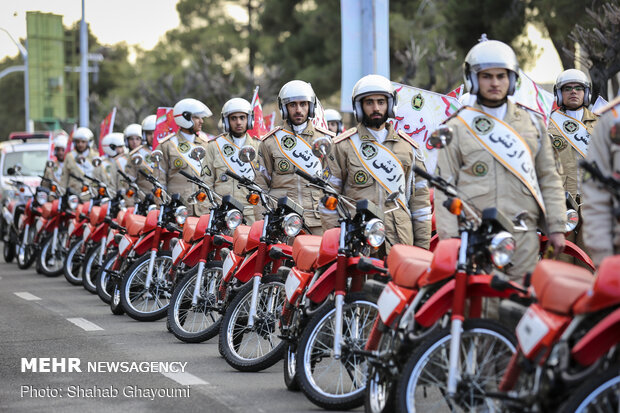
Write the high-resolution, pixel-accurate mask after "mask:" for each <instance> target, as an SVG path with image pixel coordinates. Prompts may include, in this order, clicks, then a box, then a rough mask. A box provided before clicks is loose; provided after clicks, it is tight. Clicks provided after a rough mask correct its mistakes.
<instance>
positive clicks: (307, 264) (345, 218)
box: [2, 142, 620, 413]
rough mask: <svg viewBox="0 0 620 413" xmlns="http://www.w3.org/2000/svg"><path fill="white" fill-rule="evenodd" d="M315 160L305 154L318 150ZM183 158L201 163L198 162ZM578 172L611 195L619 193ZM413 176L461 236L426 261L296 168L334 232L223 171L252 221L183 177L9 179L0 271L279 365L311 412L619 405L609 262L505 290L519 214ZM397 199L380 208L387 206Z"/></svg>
mask: <svg viewBox="0 0 620 413" xmlns="http://www.w3.org/2000/svg"><path fill="white" fill-rule="evenodd" d="M329 150H330V147H329V144H328V143H325V142H319V143H318V144H316V145H314V151H315V154H316V155H317V156H325V155H326V154H327V153H328V152H329ZM152 156H153V158H154V159H157V158H158V157H159V156H160V154H159V153H158V151H154V152H153V155H152ZM191 156H192V157H193V158H194V159H196V160H198V161H201V160H202V158H203V157H204V151H202V150H201V149H200V148H197V149H194V150H193V151H192V153H191ZM254 156H255V153H254V150H253V149H252V148H251V147H244V148H242V149H241V150H240V153H239V158H240V159H241V160H242V161H244V162H251V161H252V159H253V158H254ZM131 162H132V163H134V164H135V165H136V166H138V167H139V166H140V164H141V163H142V162H144V160H143V159H142V158H140V156H139V155H137V156H135V157H134V158H133V159H132V160H131ZM584 167H585V168H587V169H588V170H589V171H590V172H591V173H592V175H593V176H594V177H595V178H597V179H598V180H599V181H600V182H601V183H602V184H603V185H606V187H607V188H608V189H609V190H610V191H611V192H612V193H614V195H615V196H616V197H617V198H618V199H620V182H618V181H614V180H613V178H610V177H604V176H602V175H601V174H600V173H599V172H598V170H597V169H596V168H595V167H593V166H592V165H588V164H585V165H584ZM416 172H417V173H420V174H424V175H425V176H426V178H427V180H428V182H429V183H430V184H431V185H432V186H433V187H434V188H435V190H436V191H437V190H439V191H442V192H444V193H445V194H446V195H447V196H448V200H447V201H446V203H445V204H444V205H438V206H436V207H441V208H443V207H445V208H448V209H449V210H450V212H451V213H452V214H454V215H456V216H457V217H458V219H459V225H460V237H459V238H454V239H447V240H441V241H438V242H433V243H432V248H431V249H432V251H428V250H424V249H421V248H418V247H415V246H408V245H385V244H386V239H385V227H384V224H383V218H384V214H385V212H384V209H388V212H389V208H388V207H384V206H377V205H374V204H373V203H372V202H370V201H368V200H362V201H358V202H352V201H351V200H350V199H348V198H346V197H345V196H343V195H341V194H339V193H338V192H337V191H335V190H334V189H333V188H332V187H331V186H330V184H329V182H328V181H327V180H325V179H324V178H323V177H320V176H309V175H307V174H306V173H304V172H303V171H300V170H297V171H296V173H297V174H298V175H299V176H301V177H302V178H304V179H305V180H306V181H307V185H310V186H312V187H315V188H318V189H320V190H322V191H323V193H324V198H323V199H322V201H321V202H322V204H323V206H324V207H325V208H326V209H328V210H332V211H336V212H337V213H338V214H339V217H340V219H339V223H340V226H339V228H334V229H329V230H327V231H325V233H324V234H323V235H322V236H317V235H310V234H308V230H307V228H306V227H305V225H304V221H303V218H302V217H303V209H302V208H301V207H300V206H299V205H298V204H297V203H295V202H294V201H293V200H292V199H290V198H287V197H284V198H279V199H274V198H273V197H271V196H270V195H269V194H268V193H267V192H266V191H264V190H263V189H262V188H260V187H259V186H258V185H256V184H255V183H254V182H253V181H251V180H249V179H247V178H245V177H242V176H238V175H237V174H235V173H234V172H232V171H228V172H227V174H228V175H229V176H230V177H231V178H233V179H235V180H236V181H237V184H238V185H240V186H243V187H245V188H247V189H248V191H249V194H250V195H249V196H248V201H249V202H250V203H251V204H254V205H257V204H259V203H260V205H262V209H263V210H264V211H265V212H264V218H263V219H262V220H259V221H256V222H254V223H253V224H251V225H249V226H248V225H244V217H243V214H242V211H243V205H242V204H241V203H240V202H239V201H238V200H236V199H234V198H232V197H231V196H230V195H226V196H223V197H222V196H219V195H218V194H216V193H215V192H213V191H212V190H211V188H209V187H208V186H207V185H206V184H204V183H203V182H202V181H201V180H200V179H198V178H197V177H195V176H191V175H185V174H184V176H185V177H186V179H187V181H188V182H189V183H191V184H193V185H195V187H196V188H198V190H197V191H196V192H195V193H194V194H193V195H192V196H191V197H190V198H189V199H187V200H182V199H180V196H179V195H178V194H169V193H167V192H166V190H165V188H164V186H163V185H162V184H161V183H160V182H158V181H157V180H156V179H155V178H154V177H153V176H151V175H147V174H143V176H144V177H145V178H146V179H148V181H149V182H150V183H151V184H152V188H153V189H152V191H150V192H149V193H146V194H145V193H142V191H141V190H140V189H139V187H138V186H137V185H136V183H135V179H132V178H131V177H129V176H125V175H124V174H123V178H124V180H125V181H126V184H127V188H126V189H125V190H120V191H119V192H117V193H111V191H110V190H109V189H108V188H107V187H106V185H105V184H103V183H102V182H99V181H97V180H96V179H94V178H92V177H89V176H84V177H78V176H72V177H71V179H75V180H78V181H79V182H80V183H81V185H82V191H83V192H82V194H72V193H71V192H70V191H69V190H63V189H62V188H60V187H59V186H58V184H57V183H56V182H51V181H48V182H45V180H44V181H43V183H44V184H46V185H45V186H46V187H43V186H40V187H38V188H37V189H36V191H34V193H32V194H30V196H27V194H28V187H27V186H26V185H25V184H24V183H23V182H22V181H20V178H19V168H13V169H12V171H11V173H12V174H13V176H14V179H13V181H12V183H13V185H14V186H15V187H16V188H17V189H18V191H17V193H18V194H20V197H18V198H16V199H14V200H12V201H11V202H10V203H7V204H6V205H4V207H3V222H4V225H3V226H2V235H3V240H4V249H3V251H4V259H5V261H7V262H11V261H12V260H14V259H15V260H16V261H17V264H18V266H19V267H20V268H22V269H25V268H28V267H29V266H31V265H32V264H35V261H36V269H37V271H38V272H40V273H42V274H44V275H46V276H50V277H53V276H60V275H63V274H64V276H65V278H66V280H67V281H68V282H69V283H71V284H74V285H82V286H84V288H85V289H86V290H87V291H89V292H91V293H94V294H97V295H98V296H99V298H100V299H101V300H103V301H104V302H105V303H107V304H109V305H110V310H111V312H112V313H113V314H116V315H121V314H126V315H127V316H129V317H131V318H133V319H135V320H139V321H155V320H161V319H164V318H165V319H166V326H167V329H168V330H169V331H170V332H171V333H172V334H173V335H174V336H175V337H176V338H177V339H179V340H182V341H184V342H187V343H200V342H204V341H206V340H211V339H216V337H217V339H218V340H219V351H220V353H221V355H222V356H223V357H224V358H225V360H226V361H227V362H228V364H230V366H232V367H233V368H235V369H237V370H240V371H245V372H256V371H260V370H263V369H266V368H268V367H271V366H273V365H274V364H276V363H277V362H279V361H280V360H282V359H283V361H284V362H283V376H284V384H285V386H286V388H287V389H289V390H291V391H298V390H301V391H302V392H303V393H304V394H305V395H306V396H307V397H308V399H309V400H310V401H312V402H313V403H314V404H316V405H317V406H320V407H322V408H324V409H329V410H346V409H351V408H355V407H358V406H360V405H364V406H365V409H366V411H370V412H391V411H395V410H396V411H403V412H404V411H408V412H414V411H422V412H442V411H518V412H523V411H532V412H534V411H537V412H549V411H566V412H573V411H578V412H590V411H592V412H594V411H595V412H616V413H617V412H618V411H620V407H619V406H620V403H619V399H620V355H619V353H618V349H619V348H618V347H619V346H618V343H619V342H620V277H619V273H620V271H619V268H620V256H613V257H609V258H607V259H606V260H605V261H603V263H602V264H601V265H600V267H599V268H598V270H597V271H596V273H595V275H593V274H592V272H591V271H589V270H588V269H586V268H583V266H581V267H579V266H575V265H572V264H567V263H564V262H557V261H551V260H547V259H542V260H541V261H540V262H539V264H538V265H537V266H536V269H535V270H534V271H533V273H531V274H528V275H527V276H525V277H524V280H523V282H522V283H516V282H514V281H509V280H508V278H507V277H506V275H505V274H504V273H503V270H504V269H505V268H506V266H507V265H509V262H510V260H511V257H512V254H513V251H514V248H515V241H514V238H513V235H512V234H514V233H516V232H518V231H523V230H526V229H527V228H524V225H523V220H519V219H517V222H513V221H512V220H510V219H508V218H507V217H505V216H504V215H503V214H502V213H501V212H500V211H499V210H497V209H495V208H487V209H485V210H483V211H478V210H476V209H475V208H473V207H472V206H471V205H469V204H468V203H467V200H466V199H463V198H460V197H459V193H458V191H457V190H456V188H455V187H453V186H452V185H451V184H449V183H447V182H445V181H444V180H442V179H441V178H440V177H437V176H434V175H431V174H427V173H426V172H424V171H421V170H418V171H416ZM141 173H142V172H141ZM121 174H122V172H121ZM87 193H88V194H89V200H88V201H87V202H80V196H82V195H85V194H87ZM126 199H134V200H135V205H134V206H132V207H126V206H125V201H126ZM394 199H395V197H389V198H388V201H387V202H388V204H393V205H394V206H395V207H398V206H397V205H398V204H397V203H396V202H394ZM198 202H206V203H208V204H209V205H210V213H209V214H206V215H203V216H201V217H192V216H188V215H189V214H188V209H187V207H186V206H185V205H187V204H190V205H191V204H194V203H198ZM573 228H574V227H572V228H571V227H569V228H567V230H572V229H573ZM541 240H542V241H543V242H542V243H541V245H542V247H541V251H544V237H542V236H541ZM387 247H389V248H387ZM386 249H389V253H388V254H387V256H385V254H384V253H382V251H385V250H386ZM382 255H383V256H382ZM584 255H585V254H584ZM575 256H579V254H576V255H575ZM586 257H587V256H586ZM584 262H585V263H586V264H590V265H591V261H588V260H584ZM500 299H501V304H499V305H498V304H497V303H499V302H500Z"/></svg>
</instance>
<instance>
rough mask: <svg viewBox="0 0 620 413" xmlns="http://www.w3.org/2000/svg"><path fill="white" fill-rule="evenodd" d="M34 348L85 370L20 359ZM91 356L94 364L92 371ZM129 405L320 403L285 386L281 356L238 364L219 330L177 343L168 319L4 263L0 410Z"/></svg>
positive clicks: (268, 408)
mask: <svg viewBox="0 0 620 413" xmlns="http://www.w3.org/2000/svg"><path fill="white" fill-rule="evenodd" d="M0 261H2V260H1V259H0ZM34 357H38V358H39V359H38V360H39V362H41V360H42V359H41V358H54V357H55V358H57V360H56V361H57V363H60V362H61V361H62V360H61V359H62V358H65V360H64V362H65V363H67V364H65V368H66V369H67V370H68V363H70V362H72V363H79V368H80V370H81V372H76V371H73V372H68V371H65V372H64V373H63V372H61V371H60V370H61V366H60V364H59V365H57V368H56V369H57V371H56V372H41V371H38V372H33V371H31V370H32V368H31V367H32V366H30V368H28V367H29V366H22V359H25V361H27V362H30V361H31V358H34ZM69 358H72V359H78V360H73V361H70V360H68V359H69ZM96 362H104V363H103V364H96V365H95V363H96ZM110 362H126V363H127V364H125V365H124V367H125V368H126V371H125V372H119V371H117V372H109V371H108V370H109V367H106V368H105V369H103V368H102V366H110V364H108V363H110ZM131 362H175V363H181V364H174V365H171V364H168V365H167V366H169V367H170V368H171V369H172V368H175V367H179V366H184V372H176V373H162V372H158V371H149V372H136V371H132V368H134V367H137V368H139V369H144V368H146V367H147V366H146V365H145V364H140V365H137V366H136V365H132V364H131ZM89 363H90V364H89ZM183 363H186V364H183ZM156 364H157V363H156ZM93 365H94V366H96V369H97V370H98V371H96V372H94V371H92V369H93V368H95V367H91V368H90V370H91V371H89V366H93ZM22 367H25V370H24V372H22ZM37 367H43V368H44V369H45V368H48V369H50V365H47V366H46V365H43V366H37ZM156 367H159V366H153V365H150V367H149V370H153V369H155V368H156ZM161 367H162V368H165V367H166V365H163V366H161ZM127 370H129V371H127ZM130 410H133V411H147V410H148V411H149V412H156V411H167V412H168V411H173V410H174V411H179V412H185V411H188V412H191V411H196V412H198V411H200V412H248V411H249V412H252V413H260V412H269V413H271V412H292V411H301V412H303V411H305V412H313V411H314V412H316V411H322V410H320V409H319V408H318V407H315V406H314V405H313V404H312V403H310V402H309V401H307V400H306V398H305V396H303V394H301V393H293V392H289V391H287V390H286V388H285V387H284V383H283V379H282V362H280V363H278V364H276V365H275V366H273V367H271V368H270V369H268V370H266V371H263V372H261V373H240V372H237V371H236V370H234V369H232V368H231V367H229V366H228V364H227V363H226V362H225V361H224V359H223V358H221V357H220V355H219V352H218V350H217V342H216V340H215V339H214V340H211V341H210V342H207V343H202V344H185V343H182V342H180V341H178V340H177V339H176V338H175V337H174V336H173V335H172V334H170V333H168V332H167V330H166V328H165V323H164V321H158V322H153V323H141V322H138V321H134V320H132V319H131V318H129V317H127V316H114V315H112V313H111V312H110V310H109V307H108V306H107V305H105V304H104V303H103V302H102V301H101V300H100V299H99V297H97V296H96V295H92V294H90V293H88V292H87V291H86V290H84V289H83V288H82V287H75V286H72V285H70V284H69V283H68V282H67V281H66V280H65V279H64V277H62V276H61V277H58V278H47V277H44V276H42V275H39V274H36V272H35V271H34V269H28V270H19V269H18V268H17V265H15V264H6V263H4V262H1V263H0V411H3V412H4V411H7V412H17V411H24V412H49V411H63V412H73V411H76V412H77V411H79V412H99V411H103V412H105V411H114V412H118V411H130Z"/></svg>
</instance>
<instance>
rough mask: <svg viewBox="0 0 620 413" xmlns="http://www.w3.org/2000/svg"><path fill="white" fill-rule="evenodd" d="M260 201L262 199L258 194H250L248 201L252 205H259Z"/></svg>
mask: <svg viewBox="0 0 620 413" xmlns="http://www.w3.org/2000/svg"><path fill="white" fill-rule="evenodd" d="M258 201H260V196H258V194H254V193H252V194H249V195H248V202H249V203H250V205H258Z"/></svg>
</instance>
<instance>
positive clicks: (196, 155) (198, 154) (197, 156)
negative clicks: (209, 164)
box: [189, 146, 207, 161]
mask: <svg viewBox="0 0 620 413" xmlns="http://www.w3.org/2000/svg"><path fill="white" fill-rule="evenodd" d="M206 153H207V152H206V151H205V148H203V147H202V146H196V147H195V148H194V149H192V151H191V152H190V153H189V157H190V158H192V159H193V160H195V161H201V160H202V159H203V158H204V157H205V155H206Z"/></svg>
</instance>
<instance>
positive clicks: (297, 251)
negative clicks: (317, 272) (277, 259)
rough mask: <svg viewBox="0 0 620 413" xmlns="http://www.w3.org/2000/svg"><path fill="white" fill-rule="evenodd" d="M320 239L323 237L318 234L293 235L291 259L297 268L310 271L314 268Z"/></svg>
mask: <svg viewBox="0 0 620 413" xmlns="http://www.w3.org/2000/svg"><path fill="white" fill-rule="evenodd" d="M322 239H323V237H321V236H320V235H298V236H297V237H295V241H294V242H293V261H295V266H296V267H297V268H298V269H299V270H301V271H305V272H310V271H312V270H313V269H314V267H315V265H316V259H317V258H318V256H319V247H320V246H321V240H322Z"/></svg>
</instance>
